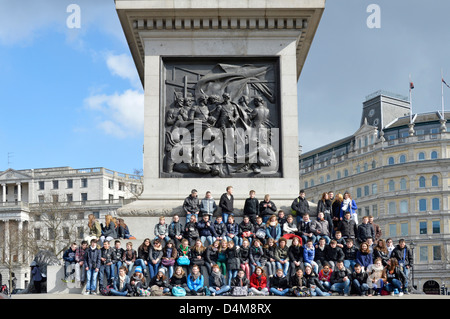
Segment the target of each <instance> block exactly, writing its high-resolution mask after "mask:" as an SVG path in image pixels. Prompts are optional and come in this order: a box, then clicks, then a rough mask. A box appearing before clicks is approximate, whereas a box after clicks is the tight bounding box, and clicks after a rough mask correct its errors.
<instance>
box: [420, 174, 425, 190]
mask: <svg viewBox="0 0 450 319" xmlns="http://www.w3.org/2000/svg"><path fill="white" fill-rule="evenodd" d="M425 185H426V181H425V177H423V176H420V177H419V187H420V188H424V187H425Z"/></svg>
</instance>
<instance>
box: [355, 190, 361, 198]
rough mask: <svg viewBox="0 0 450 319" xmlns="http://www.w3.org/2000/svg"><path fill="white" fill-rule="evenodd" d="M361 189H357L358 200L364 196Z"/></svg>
mask: <svg viewBox="0 0 450 319" xmlns="http://www.w3.org/2000/svg"><path fill="white" fill-rule="evenodd" d="M361 191H362V190H361V187H358V188H357V189H356V197H357V198H359V197H361V196H362V194H361Z"/></svg>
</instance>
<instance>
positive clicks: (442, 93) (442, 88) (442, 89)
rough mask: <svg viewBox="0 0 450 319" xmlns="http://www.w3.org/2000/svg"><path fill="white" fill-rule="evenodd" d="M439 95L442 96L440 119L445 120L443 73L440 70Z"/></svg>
mask: <svg viewBox="0 0 450 319" xmlns="http://www.w3.org/2000/svg"><path fill="white" fill-rule="evenodd" d="M441 95H442V101H441V103H442V104H441V106H442V118H443V119H445V114H444V110H445V108H444V71H442V69H441Z"/></svg>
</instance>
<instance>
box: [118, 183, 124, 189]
mask: <svg viewBox="0 0 450 319" xmlns="http://www.w3.org/2000/svg"><path fill="white" fill-rule="evenodd" d="M124 190H125V184H124V183H122V182H120V183H119V191H124Z"/></svg>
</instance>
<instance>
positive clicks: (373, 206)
mask: <svg viewBox="0 0 450 319" xmlns="http://www.w3.org/2000/svg"><path fill="white" fill-rule="evenodd" d="M372 216H373V217H375V218H376V217H378V206H377V205H372Z"/></svg>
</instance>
